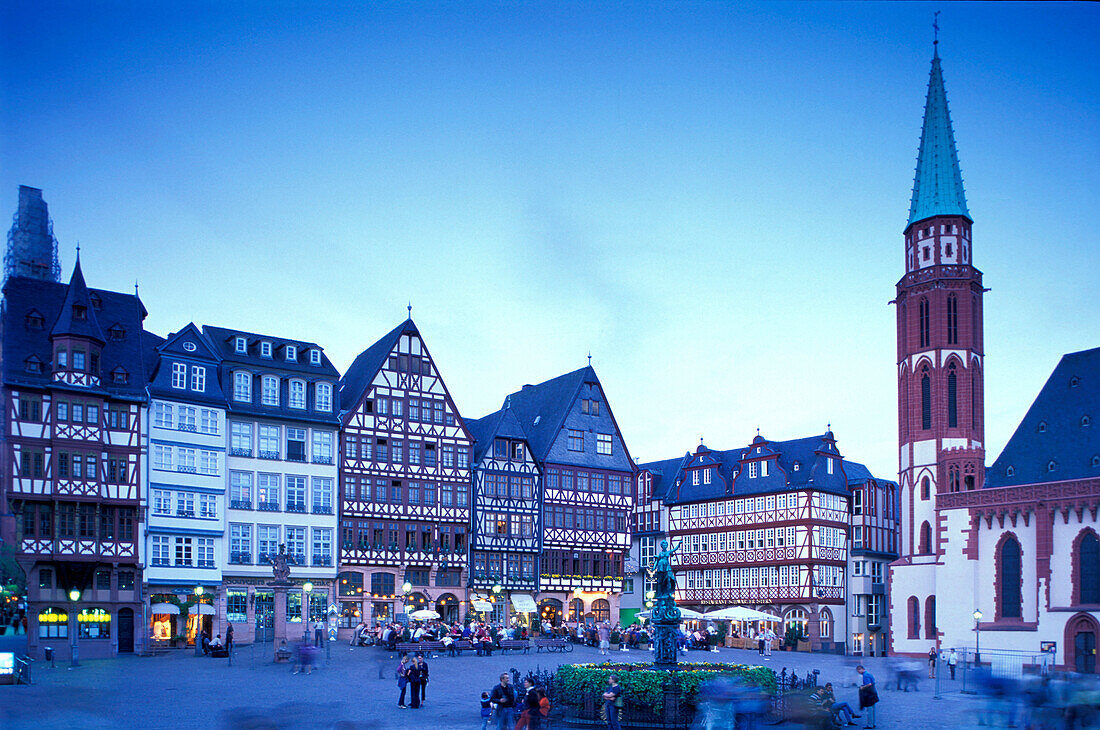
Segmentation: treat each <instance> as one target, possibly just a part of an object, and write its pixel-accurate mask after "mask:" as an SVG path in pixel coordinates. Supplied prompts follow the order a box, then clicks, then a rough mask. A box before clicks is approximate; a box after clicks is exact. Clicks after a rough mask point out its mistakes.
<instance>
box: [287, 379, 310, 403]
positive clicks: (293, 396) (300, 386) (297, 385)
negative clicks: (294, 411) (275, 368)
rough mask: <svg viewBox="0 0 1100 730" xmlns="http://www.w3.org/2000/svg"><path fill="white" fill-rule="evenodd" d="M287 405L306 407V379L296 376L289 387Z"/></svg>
mask: <svg viewBox="0 0 1100 730" xmlns="http://www.w3.org/2000/svg"><path fill="white" fill-rule="evenodd" d="M287 405H288V406H290V407H291V408H300V409H303V410H304V409H305V407H306V381H304V380H300V379H298V378H294V379H293V380H291V381H290V385H289V387H288V388H287Z"/></svg>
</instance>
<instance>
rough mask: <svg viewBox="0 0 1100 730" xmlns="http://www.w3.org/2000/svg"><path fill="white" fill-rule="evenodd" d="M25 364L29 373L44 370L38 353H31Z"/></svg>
mask: <svg viewBox="0 0 1100 730" xmlns="http://www.w3.org/2000/svg"><path fill="white" fill-rule="evenodd" d="M24 366H25V367H26V370H27V372H28V373H40V372H42V361H41V360H39V359H38V356H37V355H31V356H30V357H28V358H27V359H26V360H25V361H24Z"/></svg>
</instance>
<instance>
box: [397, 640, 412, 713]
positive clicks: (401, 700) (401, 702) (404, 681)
mask: <svg viewBox="0 0 1100 730" xmlns="http://www.w3.org/2000/svg"><path fill="white" fill-rule="evenodd" d="M408 668H409V655H408V654H402V655H401V661H400V662H399V663H398V665H397V672H396V674H397V688H398V689H400V690H401V696H400V697H398V699H397V706H398V707H400V708H401V709H402V710H404V709H407V708H408V705H406V704H405V690H406V689H407V688H408V686H409V678H408V676H407V675H406V671H407V670H408Z"/></svg>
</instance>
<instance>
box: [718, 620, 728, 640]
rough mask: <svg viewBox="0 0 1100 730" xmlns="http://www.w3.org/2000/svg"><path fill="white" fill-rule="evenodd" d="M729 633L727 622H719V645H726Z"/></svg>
mask: <svg viewBox="0 0 1100 730" xmlns="http://www.w3.org/2000/svg"><path fill="white" fill-rule="evenodd" d="M727 633H729V632H728V629H727V626H726V622H725V621H719V622H718V643H719V644H725V643H726V634H727Z"/></svg>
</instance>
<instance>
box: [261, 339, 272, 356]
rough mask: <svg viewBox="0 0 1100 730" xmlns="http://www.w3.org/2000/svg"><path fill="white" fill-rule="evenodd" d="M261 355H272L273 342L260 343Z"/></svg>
mask: <svg viewBox="0 0 1100 730" xmlns="http://www.w3.org/2000/svg"><path fill="white" fill-rule="evenodd" d="M260 357H271V343H270V342H261V343H260Z"/></svg>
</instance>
